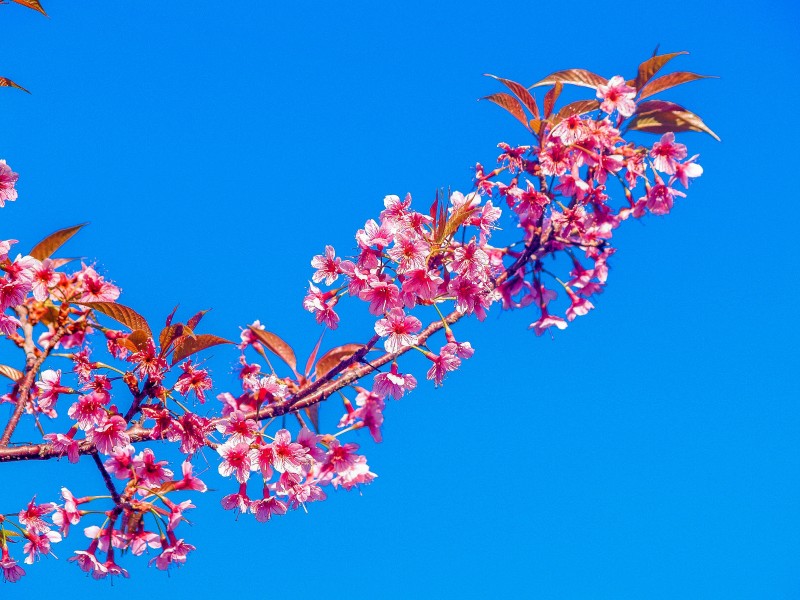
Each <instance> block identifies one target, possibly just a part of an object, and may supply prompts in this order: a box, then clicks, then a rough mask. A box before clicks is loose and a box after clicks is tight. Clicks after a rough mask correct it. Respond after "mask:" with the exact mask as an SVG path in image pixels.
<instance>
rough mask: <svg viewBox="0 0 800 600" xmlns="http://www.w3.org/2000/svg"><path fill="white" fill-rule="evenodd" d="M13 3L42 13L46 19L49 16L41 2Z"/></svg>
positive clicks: (28, 0) (18, 0) (23, 1)
mask: <svg viewBox="0 0 800 600" xmlns="http://www.w3.org/2000/svg"><path fill="white" fill-rule="evenodd" d="M12 1H13V2H16V3H17V4H21V5H22V6H26V7H28V8H32V9H33V10H35V11H38V12H40V13H42V14H43V15H44V16H45V17H46V16H47V13H46V12H44V8H42V4H41V3H40V2H39V0H12Z"/></svg>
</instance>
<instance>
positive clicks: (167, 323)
mask: <svg viewBox="0 0 800 600" xmlns="http://www.w3.org/2000/svg"><path fill="white" fill-rule="evenodd" d="M179 306H180V304H176V305H175V308H173V309H172V312H171V313H169V315H168V316H167V321H166V323H164V327H169V326H170V325H172V319H174V318H175V313H176V312H178V307H179Z"/></svg>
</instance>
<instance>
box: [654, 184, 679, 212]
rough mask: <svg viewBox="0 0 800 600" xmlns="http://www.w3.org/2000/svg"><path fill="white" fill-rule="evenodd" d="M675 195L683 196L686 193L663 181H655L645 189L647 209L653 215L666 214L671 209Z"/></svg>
mask: <svg viewBox="0 0 800 600" xmlns="http://www.w3.org/2000/svg"><path fill="white" fill-rule="evenodd" d="M675 196H681V197H682V198H685V197H686V194H684V193H683V192H679V191H678V190H675V189H673V188H671V187H669V186H667V185H664V184H663V183H657V184H656V185H654V186H653V187H651V188H650V189H649V190H648V191H647V210H649V211H650V212H651V213H652V214H654V215H666V214H667V213H669V211H670V210H672V204H673V199H674V198H675Z"/></svg>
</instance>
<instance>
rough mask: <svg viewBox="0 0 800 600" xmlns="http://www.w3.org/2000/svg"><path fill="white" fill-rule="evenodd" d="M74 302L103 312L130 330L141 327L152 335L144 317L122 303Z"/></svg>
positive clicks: (149, 335)
mask: <svg viewBox="0 0 800 600" xmlns="http://www.w3.org/2000/svg"><path fill="white" fill-rule="evenodd" d="M76 304H80V305H81V306H88V307H89V308H91V309H92V310H96V311H97V312H99V313H103V314H104V315H106V316H107V317H111V318H112V319H114V320H115V321H118V322H120V323H122V324H123V325H125V326H126V327H128V328H130V329H131V330H134V331H135V330H136V329H141V330H143V331H144V332H146V333H147V335H148V337H153V332H152V331H150V326H149V325H148V324H147V321H146V320H145V318H144V317H143V316H142V315H140V314H139V313H137V312H136V311H135V310H133V309H132V308H129V307H127V306H125V305H124V304H117V303H116V302H76Z"/></svg>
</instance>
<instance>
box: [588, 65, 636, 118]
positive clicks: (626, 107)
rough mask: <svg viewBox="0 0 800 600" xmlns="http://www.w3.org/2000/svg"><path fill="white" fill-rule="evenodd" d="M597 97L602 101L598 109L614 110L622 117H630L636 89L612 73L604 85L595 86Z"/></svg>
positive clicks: (632, 111) (634, 109) (633, 107)
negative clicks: (612, 75)
mask: <svg viewBox="0 0 800 600" xmlns="http://www.w3.org/2000/svg"><path fill="white" fill-rule="evenodd" d="M597 97H598V98H600V99H601V100H602V101H603V102H602V103H601V104H600V109H601V110H603V111H604V112H607V113H612V112H614V111H615V110H616V111H617V112H619V114H620V115H622V116H623V117H630V116H631V115H632V114H633V113H634V112H635V111H636V103H634V101H633V99H634V98H635V97H636V89H635V88H632V87H631V86H629V85H628V84H627V83H625V80H624V79H623V78H622V76H620V75H614V77H612V78H611V79H609V80H608V83H607V84H605V85H599V86H597Z"/></svg>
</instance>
